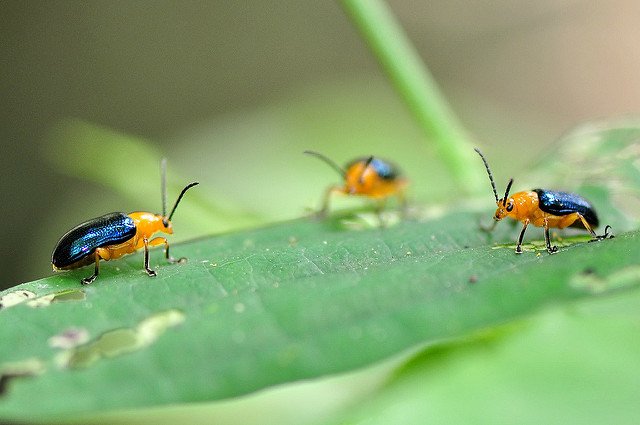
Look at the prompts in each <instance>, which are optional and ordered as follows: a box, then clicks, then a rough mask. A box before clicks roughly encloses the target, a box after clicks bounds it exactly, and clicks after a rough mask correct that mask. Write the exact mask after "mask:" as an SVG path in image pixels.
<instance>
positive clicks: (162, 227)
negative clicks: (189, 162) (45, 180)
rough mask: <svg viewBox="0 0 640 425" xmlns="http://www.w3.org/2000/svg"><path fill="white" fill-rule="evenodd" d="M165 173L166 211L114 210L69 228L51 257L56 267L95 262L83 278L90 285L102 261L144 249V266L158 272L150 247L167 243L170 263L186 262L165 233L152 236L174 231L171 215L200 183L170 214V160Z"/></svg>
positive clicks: (164, 166) (163, 200) (165, 251)
mask: <svg viewBox="0 0 640 425" xmlns="http://www.w3.org/2000/svg"><path fill="white" fill-rule="evenodd" d="M161 174H162V181H161V183H162V214H153V213H150V212H143V211H136V212H132V213H130V214H125V213H122V212H113V213H109V214H105V215H103V216H100V217H97V218H94V219H91V220H89V221H86V222H84V223H82V224H79V225H78V226H76V227H74V228H73V229H71V230H70V231H68V232H67V233H66V234H65V235H64V236H62V238H60V240H59V241H58V243H57V244H56V247H55V249H54V251H53V254H52V256H51V263H52V265H53V270H54V271H57V270H68V269H75V268H78V267H82V266H86V265H89V264H91V263H95V271H94V273H93V275H91V276H89V277H86V278H83V279H82V280H81V283H82V284H83V285H88V284H90V283H91V282H93V281H94V280H95V279H96V278H97V277H98V272H99V271H100V260H105V261H109V260H114V259H116V258H120V257H122V256H123V255H125V254H130V253H132V252H135V251H137V250H138V249H141V248H144V269H145V271H146V272H147V274H148V275H149V276H155V275H156V272H155V271H153V270H151V269H150V268H149V247H152V246H156V245H164V254H165V258H166V259H167V260H168V261H169V262H170V263H177V262H184V261H186V258H179V259H175V258H173V257H171V256H169V242H168V241H167V239H166V238H164V237H162V236H158V237H155V238H153V239H151V237H152V236H153V235H154V234H155V233H157V232H163V233H167V234H173V227H172V226H171V217H173V213H174V212H175V211H176V208H177V207H178V204H179V203H180V200H181V199H182V197H183V196H184V194H185V192H186V191H187V190H189V189H190V188H192V187H193V186H195V185H197V184H198V182H193V183H189V184H188V185H187V186H186V187H185V188H184V189H182V192H180V195H179V196H178V199H177V200H176V203H175V204H174V206H173V209H172V210H171V213H170V214H169V215H168V216H167V213H166V209H167V207H166V205H167V202H166V160H164V159H163V160H162V163H161Z"/></svg>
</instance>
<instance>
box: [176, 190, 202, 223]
mask: <svg viewBox="0 0 640 425" xmlns="http://www.w3.org/2000/svg"><path fill="white" fill-rule="evenodd" d="M198 184H200V183H198V182H192V183H189V184H188V185H186V186H185V188H184V189H182V192H180V196H178V199H176V203H175V205H174V206H173V209H171V214H169V218H168V220H169V221H171V217H173V213H174V212H176V208H178V204H179V203H180V200H181V199H182V197H183V196H184V194H185V192H186V191H187V190H189V189H191V188H192V187H193V186H196V185H198Z"/></svg>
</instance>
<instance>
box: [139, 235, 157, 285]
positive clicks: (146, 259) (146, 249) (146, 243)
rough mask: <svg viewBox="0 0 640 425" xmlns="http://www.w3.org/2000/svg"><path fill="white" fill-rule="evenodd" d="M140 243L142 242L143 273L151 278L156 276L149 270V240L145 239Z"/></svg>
mask: <svg viewBox="0 0 640 425" xmlns="http://www.w3.org/2000/svg"><path fill="white" fill-rule="evenodd" d="M142 242H144V271H146V272H147V274H148V275H149V276H151V277H153V276H155V275H156V272H155V271H153V270H151V269H150V268H149V240H148V239H147V238H143V239H142Z"/></svg>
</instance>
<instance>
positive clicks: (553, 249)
mask: <svg viewBox="0 0 640 425" xmlns="http://www.w3.org/2000/svg"><path fill="white" fill-rule="evenodd" d="M544 243H545V245H547V252H548V253H549V254H554V253H556V252H557V251H558V247H557V246H555V245H554V246H551V237H550V236H549V226H548V225H547V223H546V222H545V223H544Z"/></svg>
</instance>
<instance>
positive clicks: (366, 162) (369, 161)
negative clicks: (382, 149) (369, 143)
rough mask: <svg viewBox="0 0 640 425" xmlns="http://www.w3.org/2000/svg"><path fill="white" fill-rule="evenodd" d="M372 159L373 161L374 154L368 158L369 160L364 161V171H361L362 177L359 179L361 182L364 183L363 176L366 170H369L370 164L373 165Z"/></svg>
mask: <svg viewBox="0 0 640 425" xmlns="http://www.w3.org/2000/svg"><path fill="white" fill-rule="evenodd" d="M371 161H373V156H370V157H369V158H367V160H366V161H365V163H364V167H362V173H360V178H359V179H358V181H359V182H360V184H363V183H364V181H363V180H362V178H363V177H364V172H365V171H367V168H369V165H371Z"/></svg>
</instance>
